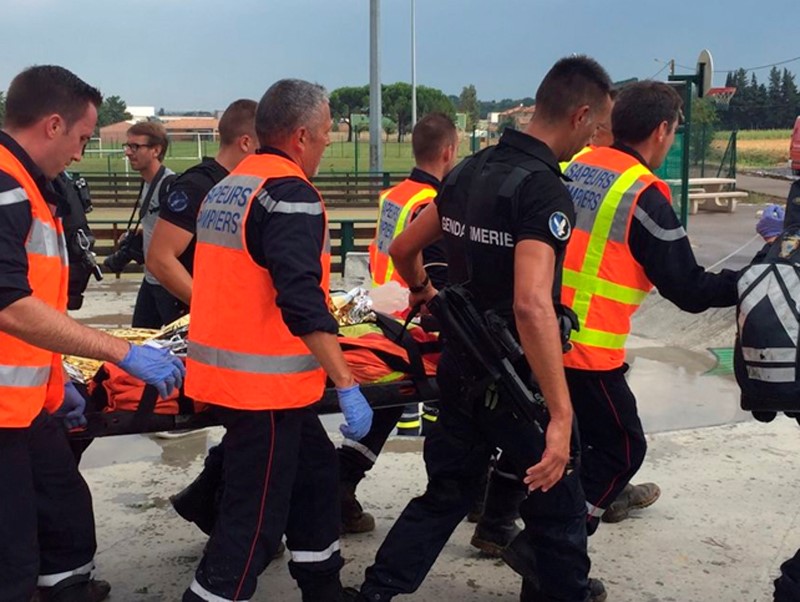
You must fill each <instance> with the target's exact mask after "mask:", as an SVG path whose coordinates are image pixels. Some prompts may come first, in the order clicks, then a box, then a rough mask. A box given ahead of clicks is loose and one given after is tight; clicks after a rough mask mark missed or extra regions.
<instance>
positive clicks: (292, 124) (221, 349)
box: [183, 80, 372, 602]
mask: <svg viewBox="0 0 800 602" xmlns="http://www.w3.org/2000/svg"><path fill="white" fill-rule="evenodd" d="M255 127H256V134H257V135H258V139H259V143H260V144H261V148H260V149H259V151H258V152H257V154H255V155H252V156H250V157H247V158H245V159H244V160H243V161H242V162H241V163H239V165H238V166H237V167H236V168H234V169H233V171H231V173H230V174H229V175H228V176H227V177H226V178H225V179H223V180H222V181H221V182H220V183H219V184H217V185H216V186H214V188H212V189H211V191H210V192H209V193H208V195H207V196H206V198H205V200H204V201H203V204H202V206H201V208H200V212H199V214H198V217H197V247H196V251H195V272H194V280H193V285H192V303H191V315H192V322H191V325H190V327H189V342H188V356H187V381H186V392H187V394H188V395H190V396H191V397H193V398H195V399H198V400H202V401H204V402H208V403H210V404H211V410H210V411H212V412H214V413H215V414H216V415H217V417H218V418H219V420H220V422H221V423H222V424H223V425H224V426H225V429H226V432H225V437H224V438H223V444H224V447H225V454H224V460H223V494H222V501H221V503H220V509H219V515H218V517H217V520H216V523H215V524H214V529H213V531H212V533H211V538H210V539H209V541H208V544H207V545H206V548H205V552H204V555H203V558H202V560H201V561H200V565H199V566H198V568H197V571H196V574H195V579H194V581H193V582H192V583H191V584H190V586H189V588H188V589H187V590H186V591H185V592H184V595H183V600H184V601H196V600H249V599H250V598H251V597H252V596H253V593H254V592H255V589H256V583H257V579H258V575H259V574H260V573H261V572H262V571H263V570H264V568H265V567H266V566H267V564H268V563H269V561H270V559H271V558H272V556H273V555H274V553H275V550H276V549H277V548H278V545H279V543H280V541H281V537H282V536H283V534H284V533H285V534H286V547H287V549H288V550H289V551H290V552H291V560H290V561H289V571H290V572H291V574H292V576H293V577H294V578H295V580H296V581H297V583H298V585H299V587H300V590H301V592H302V599H303V600H304V601H305V602H310V601H312V600H313V601H315V602H338V600H339V599H340V597H341V591H342V588H341V584H340V582H339V570H340V568H341V566H342V557H341V555H340V553H339V509H338V504H337V503H336V502H337V497H338V496H337V492H338V469H337V460H336V451H335V449H334V447H333V444H332V443H331V441H330V440H329V439H328V436H327V433H326V432H325V429H324V428H323V426H322V424H321V423H320V420H319V417H318V416H317V413H316V412H315V410H314V408H313V404H314V403H315V402H316V401H318V400H319V399H320V398H321V396H322V393H323V390H324V388H325V377H326V373H327V375H328V378H330V379H331V380H332V381H333V383H334V385H335V386H336V389H337V392H338V395H339V404H340V406H341V409H342V411H343V413H344V415H345V419H346V421H347V424H346V425H343V426H342V432H343V434H344V435H345V436H347V437H349V438H351V439H352V440H355V441H358V440H359V439H362V438H363V437H364V436H365V435H366V434H367V432H368V431H369V428H370V424H371V421H372V410H371V408H370V407H369V404H368V403H367V401H366V399H365V398H364V396H363V395H362V394H361V392H360V390H359V388H358V385H356V384H355V381H354V379H353V376H352V373H351V371H350V368H349V367H348V365H347V363H346V361H345V359H344V355H343V354H342V350H341V348H340V347H339V343H338V341H337V338H336V337H337V331H338V325H337V323H336V321H335V320H334V318H333V317H332V316H331V315H330V313H329V311H328V299H327V295H328V293H327V291H328V284H329V282H328V281H329V275H330V240H329V238H328V228H327V222H326V216H325V207H324V205H323V202H322V198H321V196H320V194H319V192H318V191H317V190H316V189H315V188H314V187H313V185H312V184H311V183H310V182H309V178H310V177H312V176H313V175H314V174H315V173H316V172H317V169H318V167H319V163H320V160H321V159H322V154H323V152H324V151H325V147H326V146H327V145H328V143H329V132H330V128H331V115H330V108H329V106H328V99H327V96H326V94H325V91H324V89H323V88H322V87H321V86H318V85H316V84H311V83H308V82H304V81H301V80H281V81H279V82H277V83H275V84H274V85H273V86H271V87H270V88H269V89H268V90H267V92H266V93H265V94H264V96H263V97H262V99H261V101H260V102H259V105H258V108H257V110H256V123H255Z"/></svg>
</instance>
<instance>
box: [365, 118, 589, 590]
mask: <svg viewBox="0 0 800 602" xmlns="http://www.w3.org/2000/svg"><path fill="white" fill-rule="evenodd" d="M485 153H490V156H489V157H488V159H486V160H485V162H484V159H483V157H484V155H485ZM467 161H468V163H466V164H463V163H462V165H463V167H460V168H459V167H457V168H456V169H455V170H454V171H453V172H452V173H451V174H450V176H448V178H447V179H446V180H445V183H444V185H443V187H442V189H441V191H440V193H439V196H437V198H436V206H437V208H438V212H439V219H440V224H441V227H442V230H443V232H444V237H445V242H446V245H447V256H448V260H449V262H448V263H449V277H450V281H451V283H454V284H457V283H463V282H466V281H467V280H470V281H471V286H470V290H471V291H472V293H473V295H474V296H475V302H476V304H477V305H478V306H479V307H480V308H481V309H488V308H493V309H495V310H497V311H498V313H501V314H502V315H504V316H506V317H509V318H512V317H513V310H512V305H513V290H514V247H515V245H516V244H517V243H518V242H519V241H522V240H538V241H541V242H544V243H545V244H549V245H551V246H552V247H553V250H554V252H555V253H556V258H557V260H558V261H557V265H558V264H560V260H561V258H562V257H563V254H564V249H565V246H566V243H567V241H568V240H569V234H570V228H571V226H570V224H571V223H572V222H573V218H574V211H573V206H572V201H571V199H570V196H569V193H568V192H567V191H566V189H565V188H564V185H563V184H562V183H561V181H560V180H561V177H562V176H561V171H560V168H559V166H558V162H557V160H556V157H555V156H554V155H553V153H552V151H551V150H550V149H549V148H548V147H547V146H546V145H545V144H544V143H543V142H541V141H539V140H537V139H535V138H533V137H531V136H529V135H527V134H523V133H520V132H517V131H514V130H506V132H505V133H504V134H503V137H502V138H501V140H500V143H499V144H498V145H497V147H496V148H494V149H487V150H485V151H482V152H481V153H478V154H477V155H475V156H474V157H472V158H470V159H467ZM481 163H483V169H482V171H481V175H480V177H473V176H474V173H473V172H474V171H475V170H476V169H477V168H478V167H479V166H480V165H481ZM520 164H526V165H534V166H535V168H534V171H533V173H531V174H530V175H529V176H528V178H527V179H526V180H524V181H523V182H522V183H521V184H520V187H519V188H518V189H517V190H518V194H517V195H516V198H514V199H501V198H499V193H500V190H501V189H502V184H503V183H504V182H505V180H506V179H507V176H508V174H509V173H510V172H512V170H513V168H514V167H515V166H517V165H520ZM437 380H438V383H439V389H440V391H441V392H442V395H441V402H440V414H439V420H438V422H437V423H436V424H437V426H436V427H435V428H434V429H433V430H432V432H431V434H430V435H429V436H428V438H427V439H426V441H425V450H424V457H425V465H426V469H427V471H428V488H427V490H426V492H425V493H424V494H423V495H422V496H421V497H419V498H416V499H414V500H412V501H411V502H410V503H409V504H408V506H407V507H406V508H405V510H404V511H403V513H402V515H401V516H400V518H399V519H398V520H397V522H396V523H395V525H394V527H392V530H391V531H390V533H389V535H388V536H387V538H386V541H385V542H384V543H383V545H382V546H381V548H380V550H379V551H378V554H377V557H376V561H375V564H374V565H373V566H371V567H369V568H368V569H367V572H366V581H365V583H364V585H363V586H362V588H361V592H362V594H363V595H364V596H365V597H366V599H368V600H374V601H384V600H389V599H391V598H392V597H393V596H395V595H397V594H401V593H411V592H413V591H415V590H416V589H417V588H418V587H419V585H420V584H421V583H422V581H423V579H424V578H425V575H426V574H427V572H428V570H429V569H430V567H431V566H432V565H433V563H434V561H435V560H436V557H437V555H438V553H439V552H440V551H441V549H442V547H443V546H444V544H445V543H446V542H447V540H448V538H449V537H450V535H451V533H452V532H453V530H454V529H455V527H456V526H457V525H458V524H459V522H460V521H461V520H462V519H463V518H464V516H465V515H466V513H467V511H468V510H469V508H470V505H471V503H472V500H473V499H474V496H475V491H476V490H477V489H478V487H480V482H481V477H482V476H483V474H485V470H486V466H487V462H488V459H489V456H490V455H491V453H492V452H493V451H494V449H495V448H497V447H499V448H501V449H502V450H503V457H504V458H506V461H507V462H508V464H507V466H510V467H511V468H512V469H513V471H514V472H515V473H516V475H517V476H518V477H520V478H521V477H522V476H523V475H524V474H525V471H526V469H528V468H529V467H531V466H533V465H534V464H537V463H538V462H539V461H540V460H541V455H542V452H543V451H544V445H545V441H544V436H543V435H542V434H540V433H539V432H538V431H536V429H535V427H534V426H533V425H531V424H530V423H528V422H524V421H521V420H517V418H516V417H515V416H514V415H513V414H512V413H511V410H510V404H508V403H506V402H504V400H503V394H502V391H500V392H499V395H497V394H496V393H493V394H492V395H491V397H492V398H493V399H492V403H487V400H488V395H489V392H478V394H477V396H472V397H471V398H470V397H469V396H467V395H465V390H464V385H465V379H464V375H462V374H461V373H460V370H459V367H458V365H457V363H456V362H455V360H454V358H453V354H452V352H450V351H448V347H447V343H445V349H444V352H443V354H442V358H441V361H440V363H439V368H438V372H437ZM495 402H496V403H495ZM519 510H520V515H521V517H522V518H523V520H524V521H525V524H526V530H527V531H528V536H529V537H530V539H531V541H532V542H533V544H534V545H533V547H534V549H535V554H536V559H535V560H536V563H537V566H538V571H539V576H540V581H541V583H540V585H541V589H542V593H543V594H546V595H549V596H551V597H552V598H553V599H560V600H573V601H578V600H586V599H588V589H587V586H588V583H587V579H588V571H589V558H588V556H587V554H586V525H585V520H586V519H585V517H586V507H585V504H584V499H583V495H582V492H581V489H580V484H579V482H578V475H577V471H576V472H573V473H572V474H571V475H568V476H566V477H564V478H563V479H562V480H561V481H559V483H558V484H557V485H556V486H554V487H553V488H552V489H551V490H550V491H549V492H548V493H546V494H543V493H542V492H541V491H537V492H534V493H532V494H530V495H528V496H527V498H526V499H525V500H524V501H523V502H522V504H521V505H520V508H519Z"/></svg>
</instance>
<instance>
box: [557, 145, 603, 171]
mask: <svg viewBox="0 0 800 602" xmlns="http://www.w3.org/2000/svg"><path fill="white" fill-rule="evenodd" d="M591 150H594V148H592V147H591V146H584V147H583V148H582V149H581V150H579V151H578V152H577V153H575V154H574V155H572V159H570V160H569V161H561V163H559V164H558V166H559V167H560V168H561V173H565V172H566V171H567V167H569V166H570V164H571V163H572V162H573V161H574V160H575V159H577V158H578V157H580V156H581V155H585V154H586V153H588V152H589V151H591Z"/></svg>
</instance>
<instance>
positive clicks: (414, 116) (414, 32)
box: [411, 0, 417, 128]
mask: <svg viewBox="0 0 800 602" xmlns="http://www.w3.org/2000/svg"><path fill="white" fill-rule="evenodd" d="M416 6H417V2H416V0H411V127H412V128H413V127H414V125H415V124H416V123H417V19H416Z"/></svg>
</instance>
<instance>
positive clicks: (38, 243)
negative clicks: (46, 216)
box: [25, 217, 67, 258]
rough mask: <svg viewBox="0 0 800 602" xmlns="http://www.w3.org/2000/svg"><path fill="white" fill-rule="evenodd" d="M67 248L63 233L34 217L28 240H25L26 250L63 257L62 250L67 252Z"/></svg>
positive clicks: (35, 253)
mask: <svg viewBox="0 0 800 602" xmlns="http://www.w3.org/2000/svg"><path fill="white" fill-rule="evenodd" d="M66 249H67V247H66V243H65V242H64V237H63V235H62V234H60V233H58V232H57V231H56V230H55V228H53V227H52V226H51V225H50V224H48V223H45V222H43V221H42V220H40V219H36V218H35V217H34V218H33V221H32V222H31V229H30V231H29V232H28V240H27V241H25V251H27V253H28V254H30V255H44V256H45V257H61V258H63V257H64V255H62V250H63V251H64V253H65V254H66Z"/></svg>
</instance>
